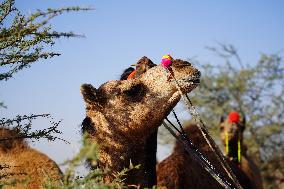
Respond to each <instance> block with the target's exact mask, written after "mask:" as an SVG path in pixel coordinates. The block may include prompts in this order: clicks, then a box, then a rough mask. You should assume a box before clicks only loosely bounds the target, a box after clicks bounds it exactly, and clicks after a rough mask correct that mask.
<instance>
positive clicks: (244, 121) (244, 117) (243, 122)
mask: <svg viewBox="0 0 284 189" xmlns="http://www.w3.org/2000/svg"><path fill="white" fill-rule="evenodd" d="M242 124H243V125H244V126H245V125H246V116H245V115H243V120H242Z"/></svg>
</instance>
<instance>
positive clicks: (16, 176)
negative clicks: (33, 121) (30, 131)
mask: <svg viewBox="0 0 284 189" xmlns="http://www.w3.org/2000/svg"><path fill="white" fill-rule="evenodd" d="M17 136H19V131H18V130H16V129H8V128H0V164H1V168H0V183H1V184H5V183H6V184H8V185H7V186H5V188H16V189H24V188H31V189H40V188H44V185H45V184H48V183H52V184H54V185H56V184H59V183H60V181H61V171H60V169H59V167H58V166H57V164H56V163H55V162H54V161H53V160H51V159H50V158H49V157H48V156H46V155H45V154H43V153H41V152H39V151H37V150H35V149H32V148H30V147H29V146H28V144H27V142H26V141H25V139H23V138H19V139H15V138H16V137H17ZM7 138H14V139H12V140H3V139H7ZM1 139H2V140H1ZM14 181H16V184H15V185H9V183H12V182H14Z"/></svg>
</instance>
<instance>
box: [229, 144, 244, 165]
mask: <svg viewBox="0 0 284 189" xmlns="http://www.w3.org/2000/svg"><path fill="white" fill-rule="evenodd" d="M238 143H239V142H238V140H231V141H229V151H228V154H227V156H228V157H229V158H230V159H232V160H233V161H235V162H236V163H238V153H239V150H240V153H241V155H243V154H244V148H243V141H242V140H240V146H239V144H238Z"/></svg>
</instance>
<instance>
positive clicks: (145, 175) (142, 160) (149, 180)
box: [95, 131, 157, 188]
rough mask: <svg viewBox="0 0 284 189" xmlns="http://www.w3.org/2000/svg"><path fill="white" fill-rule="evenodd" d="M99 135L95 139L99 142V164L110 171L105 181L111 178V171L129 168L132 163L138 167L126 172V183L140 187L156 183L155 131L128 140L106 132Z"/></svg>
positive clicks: (116, 171)
mask: <svg viewBox="0 0 284 189" xmlns="http://www.w3.org/2000/svg"><path fill="white" fill-rule="evenodd" d="M99 133H102V132H99ZM100 136H102V137H100ZM100 136H96V139H95V140H97V142H98V143H99V144H100V157H99V159H100V162H99V166H100V167H101V168H103V169H109V170H110V171H111V172H110V174H108V175H107V176H106V178H105V179H106V181H107V182H111V181H112V180H113V173H118V172H121V171H122V170H123V169H124V168H129V165H130V163H132V164H133V165H134V166H136V165H139V169H132V170H130V171H129V172H127V176H126V184H128V185H140V186H141V187H142V188H144V187H147V188H152V186H153V185H156V150H157V131H155V132H154V133H152V134H151V135H150V136H149V137H148V138H146V139H145V140H139V141H129V140H127V139H125V138H124V137H122V136H119V135H116V136H115V137H111V135H108V134H106V133H105V134H103V135H100Z"/></svg>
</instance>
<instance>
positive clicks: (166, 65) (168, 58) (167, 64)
mask: <svg viewBox="0 0 284 189" xmlns="http://www.w3.org/2000/svg"><path fill="white" fill-rule="evenodd" d="M172 63H173V58H172V57H171V55H169V54H167V55H164V56H163V57H162V61H161V65H162V66H163V67H164V68H169V67H170V66H171V65H172Z"/></svg>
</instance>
